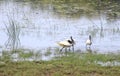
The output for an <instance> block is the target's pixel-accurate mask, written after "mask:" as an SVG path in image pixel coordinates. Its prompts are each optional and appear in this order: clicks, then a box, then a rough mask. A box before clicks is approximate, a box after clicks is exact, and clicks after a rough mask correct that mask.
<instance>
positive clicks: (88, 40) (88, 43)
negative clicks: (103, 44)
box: [86, 35, 92, 48]
mask: <svg viewBox="0 0 120 76" xmlns="http://www.w3.org/2000/svg"><path fill="white" fill-rule="evenodd" d="M91 45H92V41H91V35H89V39H87V40H86V48H87V46H89V48H90V47H91Z"/></svg>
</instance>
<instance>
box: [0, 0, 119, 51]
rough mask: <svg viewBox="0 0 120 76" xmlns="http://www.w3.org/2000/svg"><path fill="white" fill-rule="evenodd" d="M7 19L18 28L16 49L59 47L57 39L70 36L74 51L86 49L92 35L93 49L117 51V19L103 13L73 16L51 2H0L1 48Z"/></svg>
mask: <svg viewBox="0 0 120 76" xmlns="http://www.w3.org/2000/svg"><path fill="white" fill-rule="evenodd" d="M9 18H10V19H13V20H14V21H15V22H16V23H17V24H18V26H19V28H20V34H19V40H20V45H19V48H27V49H34V50H40V49H47V48H61V47H60V46H59V45H58V44H57V42H59V41H61V40H64V39H69V37H70V36H73V38H74V39H75V41H76V45H75V50H81V51H86V48H85V41H86V39H88V35H90V34H91V35H92V42H93V44H92V46H91V49H92V50H93V51H97V52H100V53H106V52H114V53H115V52H119V51H120V19H119V18H118V19H115V20H114V19H113V20H108V17H107V16H106V14H100V15H99V16H98V15H93V16H92V17H88V16H87V15H81V16H76V17H72V16H66V15H62V14H59V13H58V14H56V12H55V11H54V9H53V6H52V5H50V4H46V5H44V4H42V3H41V4H38V5H36V4H33V3H32V2H14V1H0V51H2V50H4V49H6V46H5V44H6V42H7V41H8V38H9V36H8V35H7V29H6V27H5V25H7V26H8V27H9Z"/></svg>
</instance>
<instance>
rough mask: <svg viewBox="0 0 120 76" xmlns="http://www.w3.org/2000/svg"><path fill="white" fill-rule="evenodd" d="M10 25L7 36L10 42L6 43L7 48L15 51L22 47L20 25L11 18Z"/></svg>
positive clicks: (7, 28)
mask: <svg viewBox="0 0 120 76" xmlns="http://www.w3.org/2000/svg"><path fill="white" fill-rule="evenodd" d="M8 21H9V23H8V24H6V23H5V26H6V30H7V31H6V34H7V35H8V40H7V42H6V47H7V48H10V50H15V49H17V48H18V46H19V45H20V39H19V35H20V26H19V24H18V23H17V22H16V21H15V20H14V19H13V18H11V17H9V16H8Z"/></svg>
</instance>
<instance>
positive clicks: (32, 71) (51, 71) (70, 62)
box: [0, 51, 120, 76]
mask: <svg viewBox="0 0 120 76" xmlns="http://www.w3.org/2000/svg"><path fill="white" fill-rule="evenodd" d="M22 53H23V52H22ZM22 53H21V52H20V56H21V57H23V58H26V57H27V58H28V57H31V55H32V54H33V52H31V51H30V52H25V53H24V54H23V55H21V54H22ZM33 55H34V54H33ZM5 56H7V55H6V52H5ZM8 57H10V54H8ZM8 57H6V58H7V59H9V58H8ZM10 60H11V58H10ZM2 61H3V62H4V60H2ZM98 61H99V62H100V61H101V62H104V63H105V62H108V61H109V62H113V61H118V62H120V55H119V54H92V53H77V54H76V53H68V54H67V55H66V56H59V57H55V58H53V59H52V60H49V61H43V60H39V61H35V60H33V61H28V60H23V61H16V62H15V61H14V62H13V61H9V62H4V63H0V76H114V75H115V76H119V75H120V69H119V68H120V65H118V66H116V65H114V66H110V65H108V66H102V65H100V64H97V62H98Z"/></svg>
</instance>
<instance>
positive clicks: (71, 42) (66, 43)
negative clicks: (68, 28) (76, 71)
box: [58, 36, 75, 51]
mask: <svg viewBox="0 0 120 76" xmlns="http://www.w3.org/2000/svg"><path fill="white" fill-rule="evenodd" d="M58 44H59V45H60V46H62V48H61V49H60V51H62V50H63V48H67V47H69V50H70V47H71V46H72V48H73V51H74V44H75V41H74V40H73V38H72V36H71V37H70V40H64V41H60V42H58Z"/></svg>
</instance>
